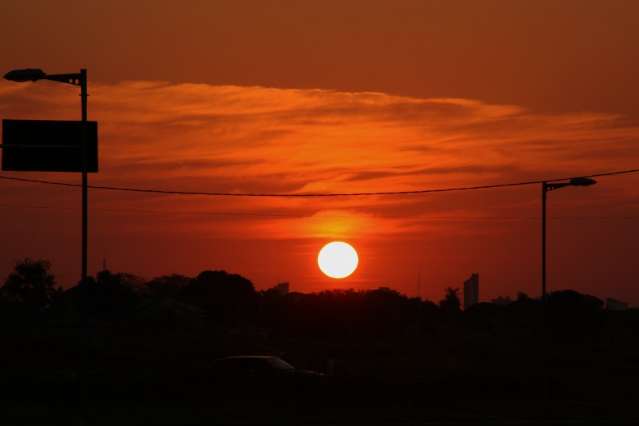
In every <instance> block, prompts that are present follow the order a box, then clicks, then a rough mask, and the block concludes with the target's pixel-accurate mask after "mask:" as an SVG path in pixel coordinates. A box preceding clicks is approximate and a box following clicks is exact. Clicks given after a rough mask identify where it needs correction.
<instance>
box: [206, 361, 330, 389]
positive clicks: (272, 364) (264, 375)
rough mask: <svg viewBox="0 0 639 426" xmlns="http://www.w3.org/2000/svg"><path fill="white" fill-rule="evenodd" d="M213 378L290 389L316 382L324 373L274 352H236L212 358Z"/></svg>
mask: <svg viewBox="0 0 639 426" xmlns="http://www.w3.org/2000/svg"><path fill="white" fill-rule="evenodd" d="M212 373H213V376H214V378H215V380H216V381H217V382H218V383H219V384H220V385H222V386H224V387H226V388H229V389H230V388H242V389H247V388H248V387H251V388H255V387H260V388H262V387H268V388H270V389H276V388H279V389H281V390H290V389H293V388H299V387H300V386H313V385H315V384H319V383H320V382H321V381H322V380H323V378H324V374H322V373H318V372H316V371H310V370H302V369H297V368H295V367H293V366H292V365H291V364H289V363H288V362H286V361H284V360H283V359H281V358H279V357H276V356H266V355H239V356H229V357H225V358H220V359H217V360H215V361H214V362H213V365H212Z"/></svg>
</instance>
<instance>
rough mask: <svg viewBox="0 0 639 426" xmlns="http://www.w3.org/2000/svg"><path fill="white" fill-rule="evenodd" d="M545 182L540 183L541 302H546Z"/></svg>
mask: <svg viewBox="0 0 639 426" xmlns="http://www.w3.org/2000/svg"><path fill="white" fill-rule="evenodd" d="M547 192H548V187H547V184H546V182H542V183H541V300H542V302H545V300H546V193H547Z"/></svg>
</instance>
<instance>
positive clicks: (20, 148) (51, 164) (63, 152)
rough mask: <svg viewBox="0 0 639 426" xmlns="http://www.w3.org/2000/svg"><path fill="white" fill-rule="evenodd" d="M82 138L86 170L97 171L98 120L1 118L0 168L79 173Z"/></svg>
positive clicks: (21, 170) (80, 168) (22, 170)
mask: <svg viewBox="0 0 639 426" xmlns="http://www.w3.org/2000/svg"><path fill="white" fill-rule="evenodd" d="M85 125H86V129H85V130H84V132H83V126H85ZM83 133H84V134H83ZM83 140H84V143H85V144H86V160H87V164H86V168H87V171H88V172H91V173H95V172H97V171H98V123H97V122H95V121H87V122H86V123H83V122H82V121H59V120H55V121H52V120H2V144H3V146H2V148H3V149H2V170H6V171H15V172H81V171H82V149H81V148H82V143H83Z"/></svg>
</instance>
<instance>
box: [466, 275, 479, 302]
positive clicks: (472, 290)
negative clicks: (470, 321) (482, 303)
mask: <svg viewBox="0 0 639 426" xmlns="http://www.w3.org/2000/svg"><path fill="white" fill-rule="evenodd" d="M477 302H479V274H472V275H471V276H470V278H468V279H467V280H466V281H464V309H468V308H470V307H471V306H473V305H474V304H476V303H477Z"/></svg>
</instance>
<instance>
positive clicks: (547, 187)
mask: <svg viewBox="0 0 639 426" xmlns="http://www.w3.org/2000/svg"><path fill="white" fill-rule="evenodd" d="M595 183H597V181H596V180H594V179H591V178H588V177H577V178H572V179H569V180H568V181H567V182H542V183H541V300H542V301H545V300H546V194H547V193H548V192H549V191H555V190H557V189H560V188H563V187H565V186H590V185H594V184H595Z"/></svg>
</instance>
